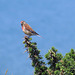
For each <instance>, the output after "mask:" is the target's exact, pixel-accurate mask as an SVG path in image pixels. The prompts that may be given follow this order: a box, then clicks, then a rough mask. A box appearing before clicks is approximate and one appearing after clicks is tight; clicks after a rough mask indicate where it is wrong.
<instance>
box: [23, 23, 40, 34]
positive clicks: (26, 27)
mask: <svg viewBox="0 0 75 75" xmlns="http://www.w3.org/2000/svg"><path fill="white" fill-rule="evenodd" d="M24 26H25V29H27V30H28V31H30V32H32V33H33V34H36V35H39V34H38V33H36V32H35V31H34V30H33V29H32V28H31V27H30V26H29V25H28V24H25V25H24Z"/></svg>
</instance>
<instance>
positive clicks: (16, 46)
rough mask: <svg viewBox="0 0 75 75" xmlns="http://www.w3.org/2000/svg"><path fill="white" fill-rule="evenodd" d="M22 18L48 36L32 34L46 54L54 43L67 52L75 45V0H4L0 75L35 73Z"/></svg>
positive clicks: (0, 22)
mask: <svg viewBox="0 0 75 75" xmlns="http://www.w3.org/2000/svg"><path fill="white" fill-rule="evenodd" d="M21 20H24V21H26V22H27V23H28V24H29V25H30V26H31V27H32V28H33V29H34V30H35V31H36V32H37V33H39V34H40V35H41V36H42V37H44V39H42V38H39V37H37V36H33V37H32V38H33V41H34V42H37V43H38V49H40V50H41V55H42V56H44V55H45V53H47V52H48V50H49V49H50V48H51V47H52V46H54V47H55V48H56V49H58V52H59V53H62V54H63V55H65V54H66V53H67V52H69V51H70V49H71V48H73V49H75V0H55V1H54V0H0V75H4V74H5V71H6V70H7V69H8V74H7V75H12V74H13V75H33V74H34V68H32V66H31V60H30V59H29V58H28V54H27V53H25V54H23V52H24V51H25V49H24V45H23V44H22V41H23V39H22V38H23V37H24V33H23V32H22V30H21V25H20V21H21Z"/></svg>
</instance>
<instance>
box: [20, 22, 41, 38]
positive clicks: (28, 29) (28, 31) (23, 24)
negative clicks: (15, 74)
mask: <svg viewBox="0 0 75 75" xmlns="http://www.w3.org/2000/svg"><path fill="white" fill-rule="evenodd" d="M20 23H21V27H22V30H23V32H24V33H25V34H27V35H28V36H29V37H30V36H32V35H37V36H40V35H39V34H38V33H36V32H35V31H34V30H33V29H32V28H31V27H30V26H29V25H28V24H27V23H26V22H25V21H21V22H20ZM40 37H41V36H40Z"/></svg>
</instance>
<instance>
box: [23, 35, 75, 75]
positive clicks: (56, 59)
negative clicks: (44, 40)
mask: <svg viewBox="0 0 75 75" xmlns="http://www.w3.org/2000/svg"><path fill="white" fill-rule="evenodd" d="M31 40H32V38H28V37H27V36H25V40H24V41H23V44H25V48H26V51H27V52H28V53H29V57H30V59H31V60H32V66H33V67H34V68H35V71H34V75H75V51H74V49H71V51H70V52H69V53H66V55H65V56H64V57H63V55H62V54H61V53H57V51H58V50H57V49H55V48H54V47H52V48H51V49H50V50H49V51H48V53H47V54H45V58H46V59H47V61H48V63H47V64H46V63H45V62H44V60H43V57H42V56H41V55H40V50H38V48H37V43H36V42H31ZM47 65H48V66H49V67H47Z"/></svg>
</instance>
